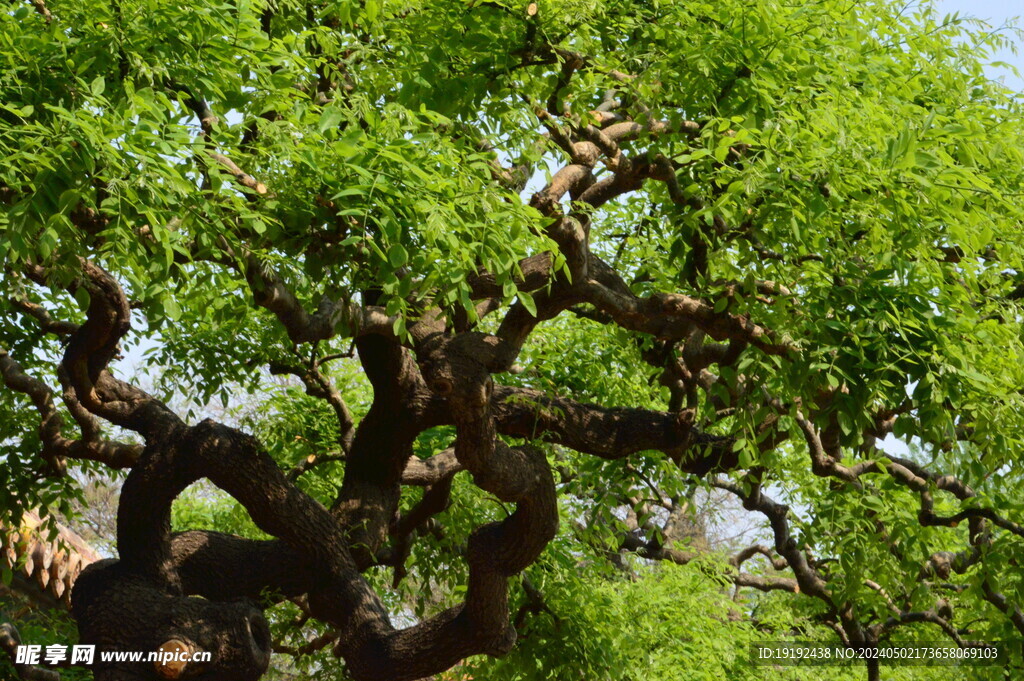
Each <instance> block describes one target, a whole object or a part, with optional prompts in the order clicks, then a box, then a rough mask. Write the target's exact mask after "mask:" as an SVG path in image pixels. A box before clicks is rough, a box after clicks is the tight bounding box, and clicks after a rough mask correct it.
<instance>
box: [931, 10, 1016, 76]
mask: <svg viewBox="0 0 1024 681" xmlns="http://www.w3.org/2000/svg"><path fill="white" fill-rule="evenodd" d="M934 4H935V8H936V9H937V10H938V11H940V12H943V13H953V12H959V13H960V14H963V15H966V16H972V17H976V18H978V19H983V20H985V21H986V22H988V23H989V24H990V25H991V26H992V28H998V27H1000V26H1003V25H1004V24H1007V23H1010V22H1011V20H1013V19H1014V18H1015V17H1018V16H1021V15H1024V1H1022V0H935V3H934ZM1018 23H1019V22H1018ZM1018 43H1019V41H1018ZM1021 48H1022V50H1021V52H1020V53H1019V54H1013V53H1012V52H1011V51H1009V50H1004V51H1003V52H1001V53H999V54H997V55H993V60H994V61H995V60H997V61H1004V62H1007V63H1008V64H1013V65H1014V66H1016V67H1017V69H1018V70H1019V71H1024V45H1021ZM993 77H1005V79H1006V84H1007V85H1008V86H1010V87H1012V88H1014V89H1015V90H1018V91H1024V80H1022V79H1021V78H1018V77H1016V76H1013V75H1011V74H1009V73H1007V72H1005V71H996V70H994V71H993Z"/></svg>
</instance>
